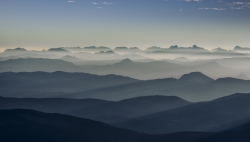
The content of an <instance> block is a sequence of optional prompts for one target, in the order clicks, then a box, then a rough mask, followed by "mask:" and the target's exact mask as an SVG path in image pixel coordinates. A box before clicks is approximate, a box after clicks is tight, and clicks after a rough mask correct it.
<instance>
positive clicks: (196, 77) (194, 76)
mask: <svg viewBox="0 0 250 142" xmlns="http://www.w3.org/2000/svg"><path fill="white" fill-rule="evenodd" d="M179 81H196V82H200V83H207V82H212V81H214V80H213V79H212V78H210V77H208V76H206V75H204V74H202V73H200V72H192V73H189V74H184V75H183V76H182V77H181V78H180V79H179Z"/></svg>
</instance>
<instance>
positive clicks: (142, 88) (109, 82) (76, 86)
mask: <svg viewBox="0 0 250 142" xmlns="http://www.w3.org/2000/svg"><path fill="white" fill-rule="evenodd" d="M24 82H25V83H24ZM0 84H1V87H0V89H1V96H5V97H20V98H24V97H32V98H46V97H56V98H76V99H84V98H96V99H103V100H110V101H119V100H123V99H128V98H134V97H138V96H153V95H163V96H178V97H180V98H183V99H185V100H188V101H190V102H197V101H209V100H213V99H216V98H220V97H223V96H227V95H230V94H234V93H237V92H240V93H248V92H250V88H249V86H250V80H241V79H235V78H220V79H217V80H213V79H211V78H209V77H207V76H206V75H204V74H201V73H199V72H194V73H190V74H186V75H184V76H182V77H181V78H180V79H174V78H166V79H156V80H148V81H140V80H136V79H132V78H128V77H122V76H116V75H105V76H98V75H91V74H86V73H65V72H54V73H45V72H33V73H25V72H24V73H0ZM13 86H15V89H12V87H13Z"/></svg>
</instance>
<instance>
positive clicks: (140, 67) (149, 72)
mask: <svg viewBox="0 0 250 142" xmlns="http://www.w3.org/2000/svg"><path fill="white" fill-rule="evenodd" d="M84 72H88V73H94V74H99V75H105V74H116V75H123V76H129V77H132V78H136V79H142V80H149V79H156V78H169V77H180V76H181V75H183V74H186V73H190V72H202V73H204V74H207V75H208V76H211V77H213V78H219V77H226V76H235V75H236V74H238V71H237V70H233V69H229V68H226V67H223V66H221V65H220V64H218V63H217V62H215V61H211V62H208V63H204V64H198V65H191V66H186V65H180V64H175V63H171V62H168V61H151V62H143V63H142V62H133V61H132V60H130V59H124V60H122V61H120V62H118V63H115V64H112V65H104V66H96V67H91V68H84Z"/></svg>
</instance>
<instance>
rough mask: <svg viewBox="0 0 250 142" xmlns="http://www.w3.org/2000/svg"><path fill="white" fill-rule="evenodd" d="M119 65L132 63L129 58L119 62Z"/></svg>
mask: <svg viewBox="0 0 250 142" xmlns="http://www.w3.org/2000/svg"><path fill="white" fill-rule="evenodd" d="M119 63H120V64H130V63H134V62H133V61H132V60H130V59H129V58H126V59H124V60H122V61H121V62H119Z"/></svg>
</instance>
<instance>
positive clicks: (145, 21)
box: [0, 0, 250, 51]
mask: <svg viewBox="0 0 250 142" xmlns="http://www.w3.org/2000/svg"><path fill="white" fill-rule="evenodd" d="M249 17H250V0H103V1H102V0H0V21H1V24H0V51H2V50H4V49H8V48H16V47H22V48H26V49H30V50H42V49H47V48H55V47H75V46H80V47H85V46H91V45H95V46H108V47H111V48H114V47H117V46H127V47H134V46H137V47H139V48H141V49H146V48H148V47H150V46H160V47H163V48H168V47H169V46H171V45H179V46H183V47H189V46H192V45H194V44H195V45H198V46H200V47H204V48H207V49H213V48H217V47H221V48H225V49H233V47H234V46H236V45H240V46H243V47H250V40H249V37H250V18H249Z"/></svg>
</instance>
